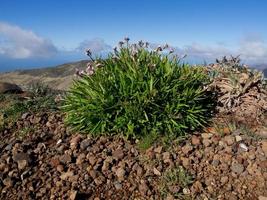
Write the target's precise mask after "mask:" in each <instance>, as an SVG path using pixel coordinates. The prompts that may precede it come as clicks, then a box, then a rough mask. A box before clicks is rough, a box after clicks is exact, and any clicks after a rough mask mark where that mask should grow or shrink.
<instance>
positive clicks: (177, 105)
mask: <svg viewBox="0 0 267 200" xmlns="http://www.w3.org/2000/svg"><path fill="white" fill-rule="evenodd" d="M168 48H169V47H168V45H165V46H163V47H161V46H159V47H157V48H156V49H154V50H153V49H150V48H149V44H148V43H145V42H143V41H140V42H139V43H138V44H130V43H129V38H126V39H125V41H122V42H120V43H119V47H118V48H117V47H116V48H115V49H114V53H111V54H110V55H109V56H108V58H107V59H105V60H102V59H99V58H92V55H91V52H90V50H88V51H87V55H88V56H89V57H91V60H92V61H91V62H90V63H88V66H87V68H86V70H85V71H78V70H77V75H78V76H79V77H80V78H78V79H77V80H75V81H74V84H73V86H72V87H71V89H70V91H69V92H68V94H67V95H66V98H65V104H64V106H62V109H63V111H65V113H66V123H67V124H68V125H71V126H72V128H73V129H74V130H77V131H81V132H84V133H90V134H97V135H99V134H112V133H122V134H123V135H124V136H126V137H127V138H129V137H131V138H139V137H140V136H147V135H150V134H152V133H157V134H163V135H165V134H171V135H175V136H177V135H184V134H185V133H186V132H188V131H192V130H195V129H197V128H199V127H201V126H203V125H204V124H205V123H206V122H207V119H208V117H209V116H210V114H211V109H212V102H211V98H210V96H209V95H207V93H205V91H204V89H203V86H204V85H205V84H207V83H208V78H207V76H206V75H205V74H204V73H203V72H202V69H201V68H199V67H192V66H189V65H187V64H181V63H180V60H179V58H178V57H177V56H175V55H173V50H170V51H168ZM152 135H153V134H152ZM148 137H149V136H148Z"/></svg>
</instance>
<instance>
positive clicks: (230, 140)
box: [224, 135, 235, 146]
mask: <svg viewBox="0 0 267 200" xmlns="http://www.w3.org/2000/svg"><path fill="white" fill-rule="evenodd" d="M224 141H225V142H226V144H227V145H229V146H232V145H233V144H234V142H235V140H234V138H233V136H231V135H228V136H225V137H224Z"/></svg>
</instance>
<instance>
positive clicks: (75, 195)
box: [70, 190, 78, 200]
mask: <svg viewBox="0 0 267 200" xmlns="http://www.w3.org/2000/svg"><path fill="white" fill-rule="evenodd" d="M77 193H78V192H77V191H76V190H72V191H71V192H70V200H75V199H76V197H77Z"/></svg>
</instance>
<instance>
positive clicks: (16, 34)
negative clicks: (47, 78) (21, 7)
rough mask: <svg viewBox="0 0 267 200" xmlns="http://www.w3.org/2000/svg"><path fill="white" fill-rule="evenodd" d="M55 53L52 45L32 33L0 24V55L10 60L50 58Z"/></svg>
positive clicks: (13, 26)
mask: <svg viewBox="0 0 267 200" xmlns="http://www.w3.org/2000/svg"><path fill="white" fill-rule="evenodd" d="M56 53H57V48H56V47H55V46H54V45H53V43H52V42H51V41H50V40H48V39H45V38H42V37H40V36H38V35H36V34H35V33H33V32H32V31H29V30H25V29H22V28H20V27H18V26H15V25H10V24H7V23H3V22H0V54H1V55H3V56H7V57H10V58H17V59H19V58H32V57H50V56H52V55H54V54H56Z"/></svg>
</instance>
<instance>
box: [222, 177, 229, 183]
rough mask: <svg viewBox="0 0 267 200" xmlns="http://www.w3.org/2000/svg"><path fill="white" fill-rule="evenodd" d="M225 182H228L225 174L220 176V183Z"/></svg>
mask: <svg viewBox="0 0 267 200" xmlns="http://www.w3.org/2000/svg"><path fill="white" fill-rule="evenodd" d="M227 182H228V177H227V176H223V177H221V183H222V185H224V184H226V183H227Z"/></svg>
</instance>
